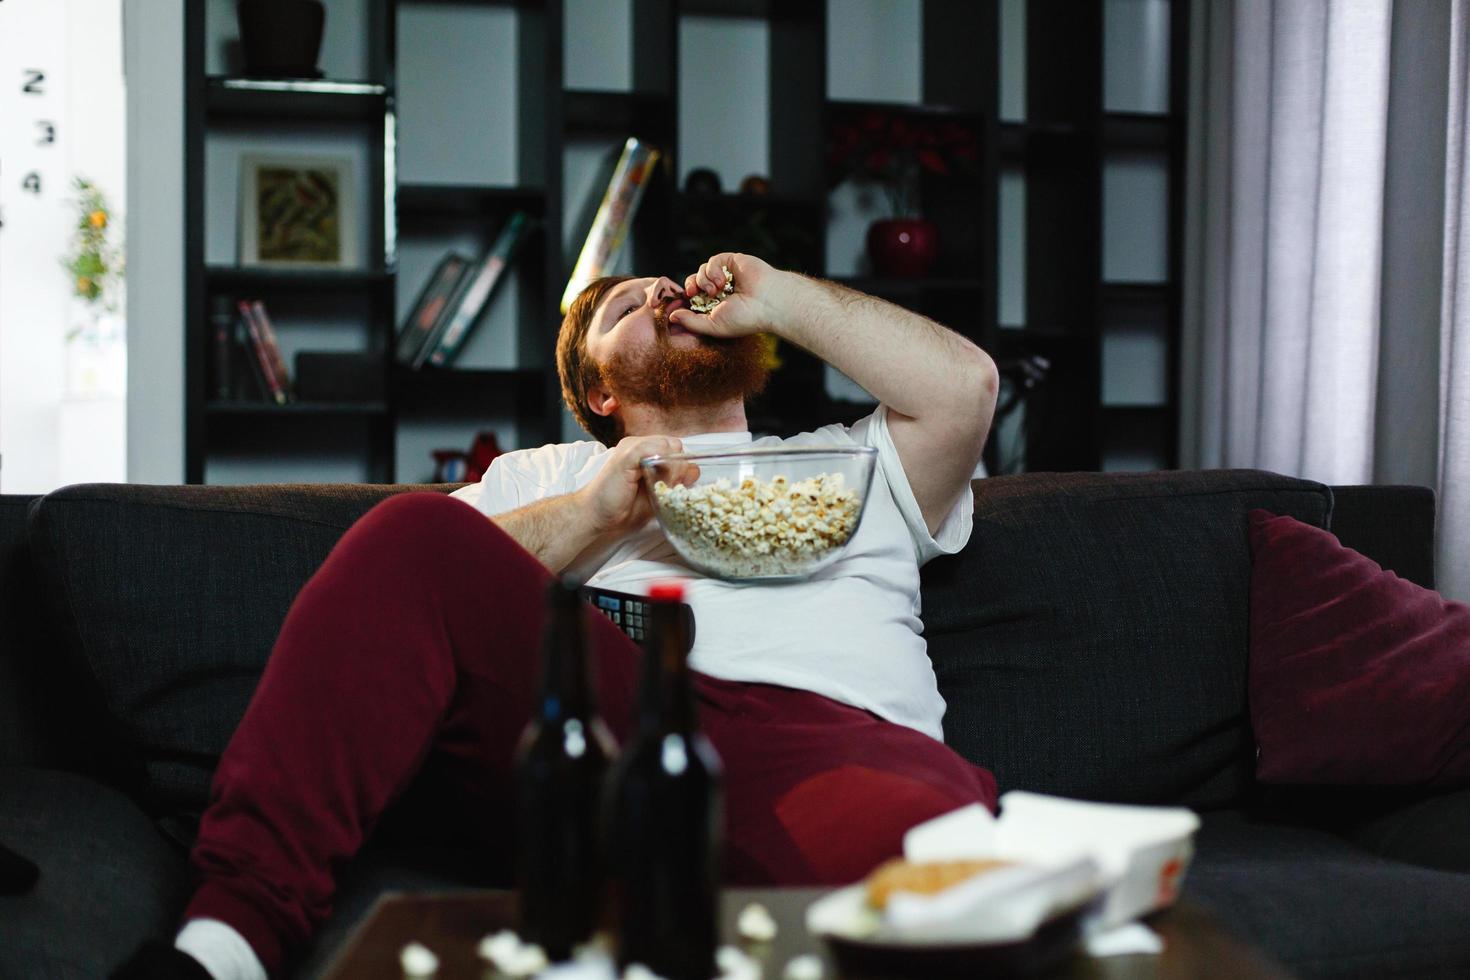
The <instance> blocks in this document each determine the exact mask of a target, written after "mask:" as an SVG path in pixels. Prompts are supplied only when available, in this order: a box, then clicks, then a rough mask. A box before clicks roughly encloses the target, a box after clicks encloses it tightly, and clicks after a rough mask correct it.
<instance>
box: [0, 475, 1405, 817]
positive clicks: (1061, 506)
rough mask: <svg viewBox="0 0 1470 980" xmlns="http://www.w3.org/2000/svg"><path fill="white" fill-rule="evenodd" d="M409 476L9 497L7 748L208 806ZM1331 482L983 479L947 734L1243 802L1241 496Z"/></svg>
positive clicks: (1391, 503) (165, 798)
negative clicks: (227, 753) (261, 689)
mask: <svg viewBox="0 0 1470 980" xmlns="http://www.w3.org/2000/svg"><path fill="white" fill-rule="evenodd" d="M408 489H415V490H422V489H435V490H440V491H446V492H447V491H448V490H451V489H453V486H452V485H446V486H438V487H431V488H425V487H422V486H414V487H406V486H404V487H400V486H325V485H315V486H271V487H148V486H132V485H116V484H107V485H84V486H75V487H68V488H65V489H62V490H59V491H56V492H55V493H53V494H50V495H48V496H47V497H45V498H43V499H41V500H39V501H34V507H33V508H31V505H32V504H33V500H32V499H31V498H19V497H0V738H3V739H4V741H3V742H0V764H4V763H11V762H29V763H38V764H59V763H63V761H64V763H65V764H67V765H71V766H74V767H79V768H88V769H91V770H93V771H99V770H100V771H103V772H104V773H105V774H106V775H109V776H111V777H112V778H113V779H114V781H117V782H120V783H123V784H125V785H127V786H128V787H129V788H131V789H133V790H135V791H136V792H137V794H138V796H139V798H140V799H142V800H143V801H144V802H145V803H151V804H152V805H153V807H154V808H155V810H156V811H158V812H167V813H172V814H189V813H196V812H198V811H199V810H200V809H202V807H203V805H204V803H205V800H206V799H207V792H208V785H209V779H210V777H211V774H212V772H213V769H214V765H215V762H216V760H217V758H218V755H219V753H220V752H221V751H222V750H223V748H224V746H225V744H226V743H227V742H228V741H229V738H230V736H231V734H232V733H233V732H234V729H235V726H236V725H237V724H238V722H239V719H240V717H241V715H242V714H243V713H244V709H245V706H246V704H247V703H248V701H249V699H250V697H251V694H252V693H253V691H254V689H255V685H256V683H257V681H258V679H259V676H260V673H261V671H262V669H263V668H264V665H265V662H266V659H267V657H268V656H269V653H270V650H271V647H272V645H273V643H274V640H275V636H276V633H277V632H278V631H279V629H280V625H281V623H282V622H283V621H284V619H285V615H286V611H287V609H288V608H289V607H290V604H291V602H292V600H293V599H294V597H295V595H296V593H297V591H298V590H299V589H300V588H301V586H302V585H303V584H304V583H305V581H306V580H307V578H309V577H310V575H311V574H312V573H313V572H314V571H315V570H316V568H317V567H318V566H319V565H320V564H321V562H322V561H323V560H324V559H325V557H326V555H327V553H328V551H330V550H331V548H332V546H333V545H334V544H335V543H336V541H337V539H338V538H339V537H340V536H341V535H342V533H343V532H344V531H345V530H346V529H347V528H348V527H349V526H350V525H351V524H352V522H353V521H355V520H356V519H357V518H358V517H359V516H361V515H362V514H363V513H365V512H366V511H367V510H368V509H369V508H371V507H372V506H373V505H374V504H375V503H377V502H378V501H380V500H382V499H384V498H385V497H387V496H389V495H391V494H394V493H398V492H402V491H404V490H408ZM1341 496H1342V497H1343V504H1344V507H1343V509H1342V512H1341V513H1340V514H1339V515H1338V520H1336V521H1334V523H1333V525H1332V526H1333V528H1334V530H1337V531H1339V532H1340V533H1341V534H1342V536H1343V540H1344V543H1346V544H1349V545H1350V546H1353V547H1358V548H1359V549H1360V550H1364V551H1365V553H1367V554H1369V555H1370V557H1374V558H1376V559H1378V560H1380V561H1382V562H1383V563H1384V564H1385V565H1386V566H1387V567H1392V568H1396V570H1398V571H1399V572H1400V573H1401V574H1404V575H1405V576H1406V577H1410V578H1412V579H1414V580H1416V581H1419V582H1420V584H1424V585H1431V584H1432V581H1431V579H1432V574H1433V572H1432V549H1431V539H1432V533H1433V496H1432V494H1430V493H1429V492H1428V491H1427V490H1423V489H1421V488H1377V487H1373V488H1344V490H1343V491H1342V494H1341ZM1331 499H1332V498H1331V495H1330V494H1329V493H1328V491H1327V490H1326V488H1324V487H1321V486H1320V485H1317V484H1312V483H1305V482H1303V481H1296V480H1288V479H1285V478H1282V477H1277V476H1272V475H1270V474H1263V473H1249V472H1229V471H1216V472H1208V473H1195V474H1189V473H1168V474H1152V475H1139V476H1123V475H1109V476H1102V475H1098V474H1066V475H1058V474H1030V475H1025V476H1020V477H1005V478H994V479H990V480H985V481H980V482H978V483H977V484H976V516H975V533H974V536H973V537H972V539H971V542H970V544H969V546H968V547H967V548H966V549H965V550H964V551H963V552H962V553H961V554H960V555H957V556H955V557H953V558H946V559H940V560H937V561H934V562H931V563H930V564H929V565H928V566H926V568H925V569H924V620H925V623H926V634H927V635H928V638H929V647H930V652H931V655H932V656H933V659H934V663H935V669H936V672H937V674H938V677H939V682H940V687H941V692H942V693H943V694H944V696H945V698H946V699H947V701H948V702H949V712H948V715H947V717H946V721H945V727H946V733H947V736H948V738H949V740H950V741H951V743H952V744H954V745H955V746H956V747H957V748H958V749H959V750H960V751H962V752H963V753H965V754H966V755H967V756H969V757H970V758H973V759H975V760H976V761H979V762H981V763H983V764H985V765H988V766H990V767H992V768H993V769H994V770H995V771H996V772H997V775H998V776H999V777H1000V779H1001V784H1002V786H1003V787H1004V788H1014V787H1018V786H1026V787H1029V788H1035V789H1042V790H1049V791H1053V792H1067V793H1074V794H1077V795H1082V796H1091V797H1094V798H1099V799H1122V800H1135V801H1144V802H1186V803H1193V804H1195V805H1200V806H1210V805H1223V804H1225V803H1229V802H1231V801H1232V800H1233V799H1234V798H1235V797H1236V796H1237V795H1238V794H1239V793H1240V792H1241V791H1242V789H1243V787H1244V785H1246V784H1248V783H1249V781H1250V777H1251V770H1252V765H1251V762H1252V749H1251V745H1252V741H1251V738H1250V733H1249V729H1248V725H1247V721H1246V716H1245V705H1244V697H1245V674H1244V672H1245V666H1246V621H1247V620H1246V617H1247V607H1246V598H1245V597H1246V595H1247V589H1248V583H1249V555H1248V553H1247V550H1246V536H1245V513H1246V512H1247V511H1248V510H1249V509H1250V508H1252V507H1257V506H1263V507H1267V508H1270V509H1273V510H1276V511H1277V512H1278V513H1290V514H1293V515H1295V516H1298V517H1301V518H1303V519H1306V520H1309V521H1311V522H1312V523H1316V524H1319V525H1320V524H1323V523H1325V521H1326V520H1327V517H1328V509H1329V507H1330V506H1331ZM28 508H31V509H32V513H31V515H30V522H29V532H28V534H25V535H24V536H23V530H22V529H23V528H24V527H25V525H26V513H27V510H28ZM1380 548H1381V549H1382V551H1381V552H1379V551H1376V550H1373V549H1380ZM80 750H85V752H81V751H80ZM86 754H90V756H91V757H92V758H90V759H86V758H82V755H86ZM63 757H64V758H63ZM83 763H87V764H85V765H83Z"/></svg>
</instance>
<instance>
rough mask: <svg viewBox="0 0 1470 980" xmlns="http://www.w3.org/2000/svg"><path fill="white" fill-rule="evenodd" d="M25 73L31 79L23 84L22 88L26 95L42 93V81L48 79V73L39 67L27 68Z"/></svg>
mask: <svg viewBox="0 0 1470 980" xmlns="http://www.w3.org/2000/svg"><path fill="white" fill-rule="evenodd" d="M25 74H26V75H28V76H30V80H29V81H27V82H26V83H25V84H24V85H22V86H21V88H20V90H21V91H22V92H24V93H25V94H26V95H42V94H44V93H43V92H42V90H41V83H42V82H44V81H45V80H46V73H45V72H44V71H41V70H40V69H38V68H27V69H26V70H25Z"/></svg>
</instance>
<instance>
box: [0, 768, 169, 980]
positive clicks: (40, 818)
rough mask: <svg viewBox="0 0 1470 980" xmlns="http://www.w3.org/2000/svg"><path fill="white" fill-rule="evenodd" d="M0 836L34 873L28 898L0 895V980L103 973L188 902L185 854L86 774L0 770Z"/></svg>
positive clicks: (165, 931)
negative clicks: (37, 869) (34, 868)
mask: <svg viewBox="0 0 1470 980" xmlns="http://www.w3.org/2000/svg"><path fill="white" fill-rule="evenodd" d="M0 840H3V841H5V843H6V844H7V845H9V846H11V847H13V848H15V850H16V851H17V852H19V853H21V854H24V855H25V856H26V857H28V858H30V859H31V860H32V861H34V862H35V863H36V864H37V865H38V866H39V867H40V869H41V875H40V878H39V879H38V880H37V881H36V884H35V887H34V888H33V889H32V890H31V891H30V892H29V893H28V894H25V895H17V896H7V897H0V977H49V978H54V980H63V978H77V980H82V978H86V980H93V978H96V977H104V976H107V975H108V973H109V972H110V971H111V970H112V968H113V967H115V966H117V965H118V963H120V962H121V961H122V960H123V959H124V958H126V957H127V956H128V955H129V954H131V953H132V952H133V949H134V948H135V947H136V946H137V945H138V943H139V942H141V941H142V940H144V939H146V938H150V937H163V936H168V935H172V930H173V929H174V928H175V926H176V924H177V917H178V915H179V913H180V911H182V909H183V907H184V902H185V901H186V900H187V898H188V887H189V874H188V867H187V864H186V862H185V859H184V855H183V854H182V853H181V852H179V851H178V850H177V849H176V848H174V847H173V846H172V845H171V844H169V843H168V841H166V840H165V839H164V838H163V837H162V836H161V835H160V834H159V832H158V831H157V830H156V829H155V828H154V826H153V824H152V822H151V821H149V819H148V817H147V816H146V815H145V814H144V813H143V811H142V810H140V809H139V808H138V805H137V804H136V803H134V802H132V801H131V800H129V799H128V798H127V797H125V796H123V795H122V794H121V793H119V792H117V791H116V790H114V789H110V788H108V787H106V786H103V785H102V784H100V783H98V782H95V781H93V780H90V779H88V778H86V777H84V776H78V775H75V774H73V773H66V772H60V771H57V770H50V769H34V768H30V767H22V766H0Z"/></svg>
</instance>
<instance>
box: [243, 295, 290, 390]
mask: <svg viewBox="0 0 1470 980" xmlns="http://www.w3.org/2000/svg"><path fill="white" fill-rule="evenodd" d="M250 312H251V314H252V315H253V316H254V317H255V321H256V322H257V323H259V324H260V336H261V339H262V340H264V341H265V352H266V354H267V355H268V356H269V358H270V364H271V372H272V373H273V374H274V375H275V378H276V381H277V382H278V384H279V386H280V389H281V390H282V391H283V392H285V393H286V400H287V401H288V402H294V401H295V400H296V392H295V390H294V389H295V386H294V385H292V383H291V372H290V370H289V369H288V368H287V367H286V358H285V356H283V355H282V354H281V345H280V342H279V341H277V340H276V328H275V325H274V324H272V323H271V318H270V314H268V313H267V312H266V311H265V303H263V302H262V301H260V300H255V301H253V302H252V303H251V304H250Z"/></svg>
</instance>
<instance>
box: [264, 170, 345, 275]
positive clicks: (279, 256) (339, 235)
mask: <svg viewBox="0 0 1470 980" xmlns="http://www.w3.org/2000/svg"><path fill="white" fill-rule="evenodd" d="M356 204H357V196H356V193H355V191H354V187H353V181H352V160H351V158H349V157H309V156H295V155H269V156H266V155H257V154H247V155H245V156H243V157H241V159H240V264H241V265H254V266H285V267H294V268H318V269H319V268H335V269H344V268H356V267H357V266H358V262H359V257H358V248H357V245H358V242H357V214H356V211H355V206H356Z"/></svg>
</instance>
